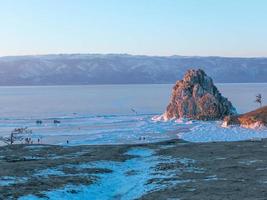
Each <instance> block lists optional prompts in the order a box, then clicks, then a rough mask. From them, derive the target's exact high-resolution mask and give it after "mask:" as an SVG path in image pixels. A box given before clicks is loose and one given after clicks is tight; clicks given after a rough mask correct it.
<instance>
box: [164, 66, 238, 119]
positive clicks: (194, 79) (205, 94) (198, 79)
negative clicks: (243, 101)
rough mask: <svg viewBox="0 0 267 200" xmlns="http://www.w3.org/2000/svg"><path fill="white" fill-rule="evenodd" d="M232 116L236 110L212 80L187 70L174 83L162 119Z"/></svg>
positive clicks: (202, 74)
mask: <svg viewBox="0 0 267 200" xmlns="http://www.w3.org/2000/svg"><path fill="white" fill-rule="evenodd" d="M233 114H236V109H235V108H234V107H233V106H232V103H231V102H230V101H228V100H227V98H225V97H223V96H222V95H221V93H220V92H219V91H218V89H217V88H216V86H215V85H214V84H213V81H212V79H211V78H210V77H209V76H207V75H206V73H205V72H204V71H203V70H201V69H198V70H188V71H187V72H186V74H185V75H184V78H183V80H180V81H177V82H176V84H175V86H174V87H173V90H172V95H171V101H170V103H169V105H168V107H167V109H166V112H165V113H164V115H163V117H164V119H165V120H168V119H173V118H190V119H198V120H216V119H223V117H225V116H228V115H233Z"/></svg>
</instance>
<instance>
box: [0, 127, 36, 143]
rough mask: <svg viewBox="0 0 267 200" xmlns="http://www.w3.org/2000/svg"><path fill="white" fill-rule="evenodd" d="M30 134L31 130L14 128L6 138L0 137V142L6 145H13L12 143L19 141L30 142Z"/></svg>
mask: <svg viewBox="0 0 267 200" xmlns="http://www.w3.org/2000/svg"><path fill="white" fill-rule="evenodd" d="M31 134H32V130H30V129H28V127H25V128H15V129H14V130H13V131H12V132H11V133H10V135H9V136H7V137H0V141H2V142H4V143H6V144H14V142H19V141H23V140H25V141H27V142H28V143H29V142H30V135H31Z"/></svg>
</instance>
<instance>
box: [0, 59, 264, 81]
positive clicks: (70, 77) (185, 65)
mask: <svg viewBox="0 0 267 200" xmlns="http://www.w3.org/2000/svg"><path fill="white" fill-rule="evenodd" d="M189 68H202V69H203V70H205V71H206V73H207V74H208V75H209V76H211V77H212V78H213V80H215V82H267V58H226V57H185V56H170V57H159V56H133V55H127V54H105V55H102V54H60V55H43V56H12V57H1V58H0V85H53V84H63V85H67V84H131V83H135V84H136V83H174V82H175V81H176V80H178V79H181V78H182V76H183V74H184V72H185V71H186V70H187V69H189Z"/></svg>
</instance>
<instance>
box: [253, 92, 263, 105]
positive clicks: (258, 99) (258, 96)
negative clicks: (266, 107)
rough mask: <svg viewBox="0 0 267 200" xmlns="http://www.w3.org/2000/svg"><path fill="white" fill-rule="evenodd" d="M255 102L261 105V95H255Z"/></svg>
mask: <svg viewBox="0 0 267 200" xmlns="http://www.w3.org/2000/svg"><path fill="white" fill-rule="evenodd" d="M255 102H256V103H259V104H260V107H261V105H262V96H261V94H257V95H256V100H255Z"/></svg>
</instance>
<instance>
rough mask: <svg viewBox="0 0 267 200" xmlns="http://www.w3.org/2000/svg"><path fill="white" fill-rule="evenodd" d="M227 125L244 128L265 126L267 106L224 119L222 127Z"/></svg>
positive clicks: (266, 124) (266, 123) (266, 122)
mask: <svg viewBox="0 0 267 200" xmlns="http://www.w3.org/2000/svg"><path fill="white" fill-rule="evenodd" d="M229 125H241V126H242V127H245V128H260V127H263V126H267V106H264V107H262V108H259V109H257V110H253V111H251V112H248V113H245V114H242V115H235V116H227V117H225V118H224V122H223V126H224V127H226V126H229Z"/></svg>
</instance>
